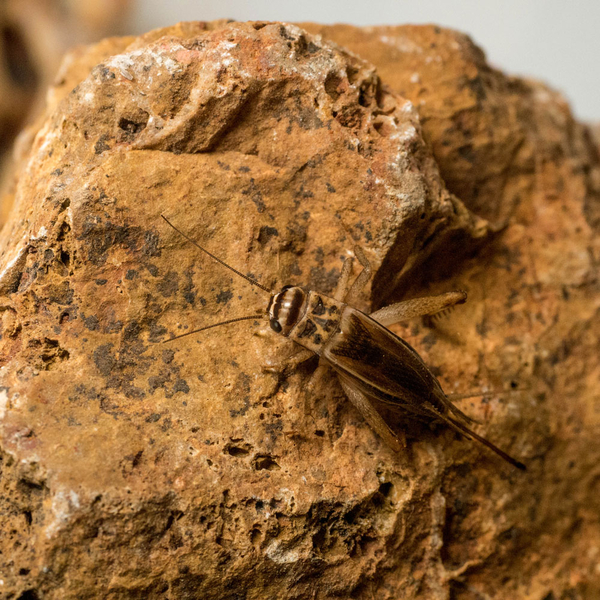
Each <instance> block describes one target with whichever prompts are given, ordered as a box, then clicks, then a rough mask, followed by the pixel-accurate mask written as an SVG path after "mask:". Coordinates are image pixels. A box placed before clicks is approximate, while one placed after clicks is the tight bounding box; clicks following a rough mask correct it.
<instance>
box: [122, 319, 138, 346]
mask: <svg viewBox="0 0 600 600" xmlns="http://www.w3.org/2000/svg"><path fill="white" fill-rule="evenodd" d="M141 331H142V326H141V325H140V324H139V323H138V322H137V321H129V323H127V325H125V328H124V329H123V339H124V340H126V341H131V340H135V339H137V338H138V336H139V335H140V332H141Z"/></svg>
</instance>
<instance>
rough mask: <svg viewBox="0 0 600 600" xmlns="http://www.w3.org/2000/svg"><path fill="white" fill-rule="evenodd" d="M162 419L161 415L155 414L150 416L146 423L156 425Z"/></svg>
mask: <svg viewBox="0 0 600 600" xmlns="http://www.w3.org/2000/svg"><path fill="white" fill-rule="evenodd" d="M161 417H162V415H161V414H159V413H153V414H151V415H150V416H148V417H146V419H145V420H146V423H156V422H157V421H159V420H160V418H161Z"/></svg>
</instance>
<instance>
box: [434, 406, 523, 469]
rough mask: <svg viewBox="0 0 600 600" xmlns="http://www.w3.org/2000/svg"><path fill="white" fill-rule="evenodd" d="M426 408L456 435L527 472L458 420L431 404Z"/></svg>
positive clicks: (519, 463) (515, 461)
mask: <svg viewBox="0 0 600 600" xmlns="http://www.w3.org/2000/svg"><path fill="white" fill-rule="evenodd" d="M426 408H428V409H429V410H430V411H431V413H432V415H433V416H435V417H437V418H438V419H439V420H440V421H443V422H444V423H446V424H447V425H449V426H450V427H451V428H452V429H454V431H456V432H457V433H460V434H462V435H464V436H465V437H468V438H469V439H471V440H474V441H476V442H479V443H480V444H482V445H484V446H485V447H486V448H489V449H490V450H491V451H492V452H494V453H495V454H497V455H498V456H499V457H500V458H502V459H503V460H505V461H506V462H507V463H509V464H511V465H512V466H513V467H516V468H517V469H520V470H521V471H526V470H527V467H526V466H525V465H524V464H523V463H522V462H520V461H518V460H517V459H515V458H513V457H512V456H510V454H507V453H506V452H504V450H501V449H500V448H498V446H496V445H495V444H493V443H492V442H490V441H489V440H487V439H485V438H484V437H482V436H480V435H479V434H477V433H475V432H474V431H473V430H472V429H470V428H469V427H467V426H466V425H465V424H464V423H462V422H461V421H460V420H458V419H455V418H453V417H451V416H449V415H444V414H442V413H440V412H439V411H438V410H437V409H436V408H435V407H434V406H433V405H432V404H429V403H428V404H427V405H426Z"/></svg>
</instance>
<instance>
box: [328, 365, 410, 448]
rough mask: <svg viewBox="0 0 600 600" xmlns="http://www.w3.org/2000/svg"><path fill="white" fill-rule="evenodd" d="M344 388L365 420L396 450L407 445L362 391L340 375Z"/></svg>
mask: <svg viewBox="0 0 600 600" xmlns="http://www.w3.org/2000/svg"><path fill="white" fill-rule="evenodd" d="M339 380H340V383H341V385H342V389H343V390H344V393H345V394H346V396H348V400H350V402H352V404H354V406H355V407H356V408H357V409H358V411H359V412H360V414H361V415H362V416H363V418H364V419H365V421H366V422H367V423H368V424H369V425H370V426H371V427H372V428H373V429H374V430H375V433H377V434H378V435H379V437H380V438H381V439H382V440H383V441H384V442H385V443H386V444H387V445H388V446H389V447H390V448H392V450H395V451H396V452H400V450H403V449H404V448H405V447H406V442H404V443H402V442H401V441H400V440H399V439H398V437H397V436H396V434H395V433H394V432H393V431H392V430H391V429H390V427H389V425H388V424H387V423H386V422H385V421H384V420H383V417H382V416H381V415H380V414H379V413H378V412H377V410H376V409H375V407H374V406H373V404H371V402H370V401H369V399H368V398H367V397H366V396H365V395H364V394H363V393H362V392H361V391H360V390H357V389H356V388H355V387H354V386H353V385H352V384H351V383H348V382H347V381H345V380H344V378H343V377H341V376H340V377H339Z"/></svg>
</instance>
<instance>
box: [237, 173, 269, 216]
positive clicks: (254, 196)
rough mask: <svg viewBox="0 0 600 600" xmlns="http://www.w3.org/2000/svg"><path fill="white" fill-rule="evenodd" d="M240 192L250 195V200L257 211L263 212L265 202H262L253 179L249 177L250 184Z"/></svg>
mask: <svg viewBox="0 0 600 600" xmlns="http://www.w3.org/2000/svg"><path fill="white" fill-rule="evenodd" d="M242 194H243V195H244V196H249V197H250V200H252V202H254V204H255V205H256V208H257V210H258V212H259V213H263V212H265V210H266V208H267V207H266V206H265V203H264V202H263V199H262V194H261V192H260V190H259V189H258V186H257V185H256V183H255V181H254V179H250V185H249V186H248V187H247V188H245V189H243V190H242Z"/></svg>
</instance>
